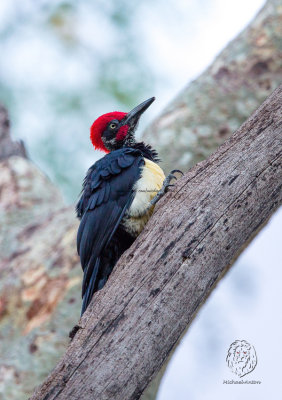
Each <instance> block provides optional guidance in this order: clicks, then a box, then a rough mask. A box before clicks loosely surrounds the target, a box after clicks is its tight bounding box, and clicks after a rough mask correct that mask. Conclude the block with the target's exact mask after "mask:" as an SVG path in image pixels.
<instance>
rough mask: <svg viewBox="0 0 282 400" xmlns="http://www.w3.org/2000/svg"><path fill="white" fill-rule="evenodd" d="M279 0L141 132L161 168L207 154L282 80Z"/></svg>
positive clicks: (185, 165)
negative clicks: (151, 147) (155, 152)
mask: <svg viewBox="0 0 282 400" xmlns="http://www.w3.org/2000/svg"><path fill="white" fill-rule="evenodd" d="M281 38H282V7H281V0H269V1H267V2H266V4H265V6H264V7H263V8H262V10H261V11H260V12H259V13H258V15H257V16H256V17H255V19H254V20H253V21H252V22H251V23H250V24H249V25H248V27H247V28H246V29H245V30H244V31H243V32H242V33H241V34H240V35H239V36H238V37H236V38H235V39H234V40H233V41H232V42H231V43H229V44H228V46H227V47H226V48H225V49H224V50H223V51H222V52H221V53H220V54H219V56H218V57H217V58H216V59H215V61H214V62H213V63H212V65H211V66H210V67H209V68H208V69H207V70H206V71H205V72H204V73H203V74H202V75H201V76H199V77H198V78H197V79H196V80H195V81H194V82H192V83H189V85H188V86H187V87H186V88H184V89H183V90H182V91H181V93H180V94H179V95H178V96H177V97H176V98H175V99H174V100H173V101H172V102H171V103H170V104H169V105H168V106H167V107H166V108H165V109H164V111H163V112H162V114H161V115H160V116H159V117H158V118H157V119H156V120H155V121H153V123H152V124H150V126H149V127H148V129H147V130H146V131H145V132H144V136H143V138H144V140H145V141H148V142H149V143H151V144H152V145H153V146H155V147H157V148H158V151H159V154H160V156H161V159H162V160H163V161H164V166H165V170H166V171H167V172H168V171H169V170H170V169H171V168H180V169H187V168H190V167H191V166H193V165H195V164H196V163H197V162H199V161H201V160H204V159H205V158H207V157H208V156H209V155H210V154H211V152H213V151H214V150H215V149H216V148H217V147H218V146H219V145H220V144H222V143H223V142H224V141H225V140H226V139H227V137H229V136H230V135H231V134H232V132H234V131H235V130H236V129H237V128H238V127H239V126H240V125H241V124H242V123H243V122H244V121H245V120H246V118H248V117H249V115H250V114H251V113H252V112H253V111H254V110H255V109H256V108H257V107H258V106H259V105H260V104H261V103H262V102H263V101H264V99H265V98H266V97H267V96H268V95H269V94H270V93H271V92H272V91H273V90H274V89H276V88H277V86H278V85H280V84H281V82H282V44H281Z"/></svg>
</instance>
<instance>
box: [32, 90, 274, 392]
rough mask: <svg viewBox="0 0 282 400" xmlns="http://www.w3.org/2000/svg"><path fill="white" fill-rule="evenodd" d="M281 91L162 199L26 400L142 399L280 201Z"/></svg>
mask: <svg viewBox="0 0 282 400" xmlns="http://www.w3.org/2000/svg"><path fill="white" fill-rule="evenodd" d="M281 116H282V86H281V87H280V88H278V89H277V90H276V91H275V92H274V93H273V94H272V95H271V96H270V97H269V98H268V99H267V100H266V101H265V102H264V104H263V105H262V106H261V107H260V108H259V109H258V110H257V111H256V112H255V113H254V114H253V115H252V116H251V117H250V118H249V119H248V121H247V122H246V123H244V124H243V126H242V127H241V128H240V129H239V130H238V131H237V132H235V133H234V134H233V135H232V137H231V138H230V139H229V140H227V141H226V142H225V143H224V144H223V145H222V146H221V147H220V148H219V149H218V150H217V151H216V152H215V153H214V154H213V155H212V156H210V157H209V158H208V159H207V160H206V161H204V162H202V163H199V164H198V165H196V166H195V167H194V168H192V169H191V170H190V171H189V172H188V173H187V174H186V175H185V176H184V177H183V178H182V179H180V180H179V182H178V183H177V186H176V188H175V190H174V191H173V192H171V193H170V194H169V195H168V196H166V197H165V198H164V199H163V200H162V201H161V203H160V204H159V206H158V207H157V210H156V212H155V213H154V215H153V216H152V218H151V219H150V221H149V223H148V224H147V226H146V227H145V230H144V232H143V233H142V234H141V235H140V236H139V237H138V238H137V240H136V242H135V243H134V244H133V246H132V247H131V248H130V250H129V251H127V252H126V253H125V254H124V255H123V256H122V258H121V259H120V261H119V262H118V264H117V266H116V268H115V269H114V271H113V273H112V275H111V277H110V279H109V281H108V284H107V285H106V286H105V288H104V289H103V290H101V291H99V292H98V293H96V294H95V295H94V299H93V301H92V302H91V304H90V307H89V309H88V310H87V312H86V313H85V315H84V317H83V318H82V320H81V321H80V327H81V329H80V330H79V331H78V332H77V334H76V336H75V338H74V340H73V342H72V344H71V345H70V346H69V348H68V350H67V352H66V354H65V356H64V357H63V359H62V360H61V361H60V362H59V364H58V365H57V367H56V368H55V369H54V370H53V371H52V373H51V374H50V376H49V377H48V378H47V379H46V381H45V382H44V383H43V385H42V386H41V387H39V388H38V390H37V391H36V393H35V394H34V395H33V396H32V397H31V399H32V400H39V399H48V400H51V399H70V398H71V399H79V398H83V399H93V398H97V399H101V400H103V399H105V400H106V399H107V400H109V399H115V400H118V399H121V400H124V399H138V398H139V397H140V395H141V393H142V392H143V390H144V389H145V388H146V386H147V385H148V383H149V381H150V380H151V379H152V377H153V376H154V375H155V374H156V372H157V371H158V370H159V369H160V368H161V366H162V365H163V363H164V361H165V359H166V358H167V357H168V355H169V353H170V351H171V349H172V348H173V346H174V345H175V343H176V342H177V340H178V339H179V337H180V335H181V333H182V332H183V330H184V329H185V328H186V326H187V325H188V324H189V322H190V321H191V319H192V318H193V315H194V314H195V313H196V312H197V309H198V308H199V307H200V305H201V304H202V303H203V301H204V299H205V298H206V297H207V295H208V294H209V292H210V291H211V290H212V288H213V287H214V285H215V283H216V282H217V281H218V279H220V276H221V275H222V274H223V273H224V272H225V271H226V269H227V268H228V266H229V265H230V264H231V263H232V260H233V259H234V258H235V257H236V256H237V254H238V253H239V252H240V249H241V248H242V247H243V246H244V245H245V243H246V242H247V241H249V240H250V238H251V237H252V236H254V235H255V234H256V232H257V230H258V229H259V228H260V226H261V225H262V224H263V223H264V222H265V221H266V220H267V219H268V218H269V217H270V216H271V215H272V213H273V212H274V211H275V209H276V208H277V207H278V206H279V205H280V204H281V201H282V191H281V186H282V146H281V144H282V119H281Z"/></svg>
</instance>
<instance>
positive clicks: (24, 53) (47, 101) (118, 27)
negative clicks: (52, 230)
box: [0, 0, 282, 400]
mask: <svg viewBox="0 0 282 400" xmlns="http://www.w3.org/2000/svg"><path fill="white" fill-rule="evenodd" d="M263 5H264V0H248V1H245V0H237V1H224V0H197V1H196V0H173V1H172V0H166V1H162V0H155V1H154V2H149V1H148V0H143V1H141V2H130V1H129V0H120V1H119V2H117V1H113V0H108V1H107V2H105V1H102V0H96V1H90V0H88V1H79V0H77V1H74V0H73V1H60V0H48V1H44V0H37V1H34V0H22V1H21V2H19V1H16V0H1V2H0V49H1V61H0V102H1V103H2V104H4V105H5V106H6V107H7V109H8V110H9V114H10V118H11V124H12V127H11V129H12V133H13V136H14V137H16V138H20V139H23V140H24V142H25V144H26V147H27V151H28V154H29V157H30V158H31V160H32V161H33V162H34V163H35V164H37V166H39V167H40V169H41V170H43V171H44V172H45V173H47V175H48V176H49V177H50V179H51V180H52V181H53V182H55V183H56V184H57V185H58V186H59V187H60V189H61V191H62V193H63V196H64V199H65V201H66V202H67V203H68V204H71V203H73V202H75V201H76V199H77V197H78V195H79V192H80V189H81V182H82V179H83V177H84V175H85V172H86V170H87V169H88V167H89V166H90V165H91V164H92V163H93V162H95V161H96V160H97V159H98V158H100V157H101V156H102V154H101V153H98V152H95V151H94V150H93V148H92V146H91V144H90V141H89V127H90V125H91V124H92V122H93V120H94V119H95V118H97V117H98V116H99V115H100V114H103V113H105V112H109V111H114V110H119V111H128V110H129V109H131V108H132V107H134V106H135V105H137V104H138V103H139V102H141V101H143V100H145V99H147V98H148V97H151V96H156V99H157V100H156V102H155V103H154V104H153V106H152V107H150V108H149V109H148V111H147V112H146V113H145V114H144V117H142V118H143V120H142V121H141V124H140V129H139V134H141V132H142V130H143V129H144V128H145V126H146V125H147V124H148V123H149V122H150V121H151V120H153V119H154V118H156V117H157V116H158V115H159V114H160V112H161V111H162V109H163V108H164V107H165V106H166V105H167V103H168V102H169V101H171V99H173V98H174V97H175V96H176V95H177V94H178V92H179V91H180V90H182V89H183V88H184V87H185V86H186V85H187V84H188V83H189V82H190V81H191V80H193V79H195V78H196V77H197V76H198V75H199V74H200V73H201V72H203V71H204V70H205V69H206V68H207V67H208V65H209V64H211V62H212V61H213V60H214V58H215V56H216V55H217V54H218V53H219V52H220V51H221V50H222V49H223V48H224V47H225V46H226V45H227V43H228V42H229V41H230V40H231V39H233V38H234V37H235V36H236V35H237V34H238V33H239V32H240V31H242V29H243V28H244V27H245V26H246V25H247V24H248V23H249V22H250V20H251V19H252V18H253V17H254V16H255V14H256V13H257V12H258V11H259V9H260V8H261V7H262V6H263ZM281 225H282V213H281V211H280V212H278V213H276V214H275V216H274V217H273V218H272V219H271V221H270V223H269V224H268V225H267V226H266V227H265V228H264V229H263V230H262V232H261V233H260V234H259V235H258V237H257V238H256V239H255V240H254V241H253V243H252V244H251V245H250V246H249V247H248V248H247V250H246V251H245V252H244V253H243V254H242V255H241V257H240V258H239V260H238V261H237V262H236V266H234V267H233V268H232V269H231V271H230V272H229V273H228V274H227V276H226V277H225V278H224V279H223V280H222V281H221V282H220V284H219V285H218V287H217V289H216V290H215V291H214V292H213V293H212V295H211V296H210V298H209V300H208V301H207V303H206V304H205V306H204V307H203V308H202V309H201V311H200V313H199V315H198V316H197V318H196V320H195V321H194V322H193V324H192V326H191V328H190V329H189V332H188V333H187V334H186V335H185V336H184V338H183V339H182V341H181V344H180V346H179V347H178V349H177V351H176V352H175V354H174V355H173V357H172V359H171V361H170V363H169V366H168V369H167V371H166V373H165V375H164V378H163V380H162V383H161V386H160V390H159V393H158V396H157V399H158V400H171V399H178V400H186V399H190V400H193V399H197V400H200V399H206V398H211V399H215V398H217V399H221V398H222V399H223V398H226V397H228V398H229V399H230V400H231V399H237V398H239V397H240V398H241V399H250V398H256V399H258V400H259V399H265V397H266V396H267V395H268V396H270V398H273V399H275V398H280V397H279V396H281V393H282V383H281V379H280V373H281V368H280V367H279V365H280V360H281V358H282V351H281V346H280V337H281V326H282V324H281V310H280V304H281V290H280V287H279V286H280V282H281V277H282V276H281V266H282V263H281V261H282V260H281V251H280V249H279V244H280V242H281ZM270 271H271V273H270ZM273 277H275V279H274V278H273ZM279 300H280V301H279ZM236 339H241V340H242V339H245V340H247V341H249V342H250V343H251V344H253V345H254V346H255V349H256V351H257V355H258V365H257V368H256V369H255V371H254V372H253V373H252V374H250V375H249V376H247V378H248V379H255V380H261V381H262V384H261V385H240V387H237V386H238V385H236V386H235V385H223V383H222V382H223V380H224V379H237V378H236V376H235V375H233V374H232V373H231V371H229V370H228V368H227V366H226V362H225V358H226V354H227V350H228V348H229V346H230V344H231V343H232V342H233V341H234V340H236ZM0 390H1V388H0ZM278 393H280V395H278Z"/></svg>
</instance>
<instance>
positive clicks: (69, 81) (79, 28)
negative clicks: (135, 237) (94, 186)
mask: <svg viewBox="0 0 282 400" xmlns="http://www.w3.org/2000/svg"><path fill="white" fill-rule="evenodd" d="M143 5H144V2H143ZM139 7H140V4H139V3H136V4H135V3H134V2H130V1H128V0H122V1H119V2H115V1H112V0H111V1H108V2H106V3H105V2H103V1H99V0H98V1H95V2H90V1H87V2H82V1H74V0H70V1H48V2H47V1H38V2H32V1H23V2H20V3H18V4H17V6H15V7H13V8H12V7H11V8H10V9H9V10H10V12H7V13H6V19H5V21H4V22H5V23H2V24H1V28H0V43H1V49H2V50H1V53H2V55H4V57H3V58H2V67H1V69H0V93H1V101H2V103H4V104H5V105H6V107H7V108H8V109H9V111H10V113H11V120H12V121H13V126H14V129H13V130H14V131H15V132H16V133H17V135H19V136H21V137H22V138H24V140H25V142H26V144H27V147H28V149H29V152H30V155H31V158H32V159H33V160H34V161H35V162H36V163H37V164H39V165H40V167H41V168H42V169H43V170H44V171H46V172H47V173H48V174H49V176H50V177H51V179H53V180H54V181H55V182H57V183H58V184H59V185H60V186H61V187H62V189H63V192H64V193H65V196H66V198H67V199H68V200H69V201H70V200H71V201H74V200H75V199H76V197H77V195H78V193H79V191H80V185H81V180H82V176H83V175H84V173H85V170H86V168H88V166H89V165H90V164H91V163H93V161H94V160H95V157H96V158H97V157H98V156H97V154H93V151H92V154H91V153H90V152H89V150H90V145H89V136H88V132H89V126H90V124H91V123H92V121H93V120H94V118H95V117H96V116H98V115H99V114H100V113H104V112H106V111H108V110H111V109H112V107H113V105H115V107H117V108H118V109H125V110H126V109H128V108H130V107H131V106H132V105H133V104H135V103H136V102H138V100H139V99H142V98H145V97H146V96H147V97H148V96H149V95H151V93H152V92H153V91H154V77H153V74H152V73H150V68H148V66H147V65H146V61H145V60H144V58H143V57H142V56H141V54H140V46H139V45H138V38H137V37H136V33H135V29H134V28H135V26H134V21H135V15H136V13H137V12H138V8H139ZM125 11H126V12H125ZM11 62H13V64H11ZM31 132H32V133H31Z"/></svg>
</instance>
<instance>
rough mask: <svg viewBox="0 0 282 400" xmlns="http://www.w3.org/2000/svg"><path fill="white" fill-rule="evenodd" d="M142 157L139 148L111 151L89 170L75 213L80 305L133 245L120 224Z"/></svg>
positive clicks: (85, 304)
mask: <svg viewBox="0 0 282 400" xmlns="http://www.w3.org/2000/svg"><path fill="white" fill-rule="evenodd" d="M143 165H144V157H143V154H142V152H141V150H139V149H134V148H122V149H120V150H115V151H112V152H111V153H109V154H107V155H106V156H105V157H103V158H102V159H101V160H99V161H97V162H96V163H95V164H94V165H93V166H92V167H90V168H89V170H88V173H87V175H86V177H85V180H84V184H83V190H82V195H81V198H80V200H79V202H78V204H77V207H76V211H77V216H78V218H80V219H81V222H80V226H79V230H78V234H77V250H78V254H79V255H80V260H81V265H82V269H83V272H84V277H83V284H82V297H83V305H82V311H81V314H83V313H84V311H85V310H86V308H87V306H88V304H89V302H90V300H91V298H92V296H93V293H94V292H96V291H97V290H99V289H101V288H102V287H103V286H104V284H105V283H106V281H107V278H108V276H109V275H110V273H111V271H112V269H113V267H114V265H115V263H116V262H117V260H118V259H119V257H120V256H121V254H122V253H123V252H124V251H125V250H126V249H127V248H128V247H129V246H130V245H131V244H132V243H133V241H134V238H133V237H131V236H130V235H129V234H128V233H127V232H126V231H125V230H124V229H123V227H122V225H120V222H121V221H122V218H123V217H124V214H125V212H126V210H127V209H128V208H129V207H130V205H131V203H132V201H133V199H134V184H135V183H136V182H137V180H138V179H139V178H140V176H141V171H142V167H143Z"/></svg>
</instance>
